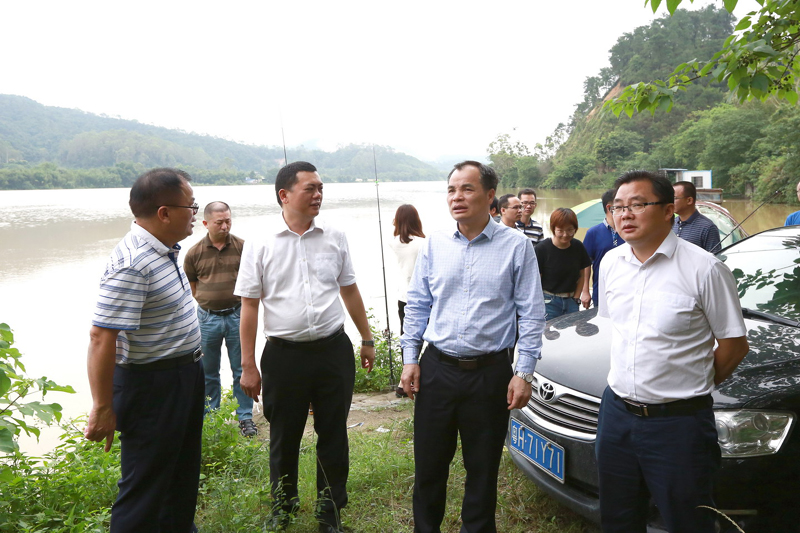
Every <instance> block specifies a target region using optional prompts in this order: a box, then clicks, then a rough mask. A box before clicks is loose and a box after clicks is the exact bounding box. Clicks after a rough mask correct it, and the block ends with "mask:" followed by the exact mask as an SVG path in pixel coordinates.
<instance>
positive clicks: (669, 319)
mask: <svg viewBox="0 0 800 533" xmlns="http://www.w3.org/2000/svg"><path fill="white" fill-rule="evenodd" d="M654 303H655V307H654V308H653V309H652V311H651V312H653V313H654V314H655V322H656V327H657V328H658V332H659V333H663V334H664V335H668V336H680V335H686V332H687V331H689V330H690V329H691V328H692V318H693V317H694V309H695V305H696V301H695V299H694V298H692V297H691V296H686V295H685V294H676V293H672V292H656V293H655V301H654Z"/></svg>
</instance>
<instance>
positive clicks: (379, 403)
mask: <svg viewBox="0 0 800 533" xmlns="http://www.w3.org/2000/svg"><path fill="white" fill-rule="evenodd" d="M254 407H255V406H254ZM412 413H413V402H412V401H411V400H409V399H408V398H397V397H396V396H395V394H394V392H367V393H356V394H353V403H352V404H351V405H350V416H349V417H348V419H347V426H348V428H349V429H350V431H381V428H385V429H388V428H390V427H392V424H394V423H395V422H396V421H398V420H403V419H406V418H410V417H411V415H412ZM253 421H254V422H255V423H256V425H257V426H258V435H259V438H262V439H265V440H266V439H268V438H269V423H268V422H267V421H266V419H265V418H264V415H263V413H261V410H260V409H259V410H258V412H256V411H255V409H254V412H253ZM313 422H314V418H313V416H311V415H309V417H308V422H307V423H306V434H311V433H313V431H314V427H313Z"/></svg>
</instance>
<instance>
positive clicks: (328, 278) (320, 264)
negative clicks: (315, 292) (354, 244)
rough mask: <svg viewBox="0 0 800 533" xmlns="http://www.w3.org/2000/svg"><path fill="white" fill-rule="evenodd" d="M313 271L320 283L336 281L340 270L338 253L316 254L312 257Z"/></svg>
mask: <svg viewBox="0 0 800 533" xmlns="http://www.w3.org/2000/svg"><path fill="white" fill-rule="evenodd" d="M314 271H315V272H316V274H317V280H318V281H320V282H321V283H336V279H337V278H338V277H339V273H340V272H341V271H342V258H341V256H340V255H339V254H317V255H316V256H315V257H314Z"/></svg>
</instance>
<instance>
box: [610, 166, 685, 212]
mask: <svg viewBox="0 0 800 533" xmlns="http://www.w3.org/2000/svg"><path fill="white" fill-rule="evenodd" d="M634 181H649V182H650V184H651V185H652V186H653V193H654V194H655V195H656V198H658V201H659V202H663V203H665V204H674V203H675V189H673V188H672V182H670V181H669V180H668V179H667V178H665V177H664V176H659V175H658V174H656V173H654V172H649V171H647V170H630V171H628V172H626V173H625V174H623V175H622V176H620V177H618V178H617V181H615V182H614V189H615V190H618V189H619V188H620V187H621V186H622V185H627V184H628V183H633V182H634ZM614 194H615V195H616V193H614Z"/></svg>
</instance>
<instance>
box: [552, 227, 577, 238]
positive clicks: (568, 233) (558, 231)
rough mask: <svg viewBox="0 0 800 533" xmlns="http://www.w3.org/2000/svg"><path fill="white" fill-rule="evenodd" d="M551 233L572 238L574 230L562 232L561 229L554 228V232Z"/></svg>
mask: <svg viewBox="0 0 800 533" xmlns="http://www.w3.org/2000/svg"><path fill="white" fill-rule="evenodd" d="M553 233H555V234H556V235H559V236H560V235H565V236H567V237H572V236H573V235H575V230H574V229H568V230H563V229H561V228H556V229H555V231H553Z"/></svg>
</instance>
